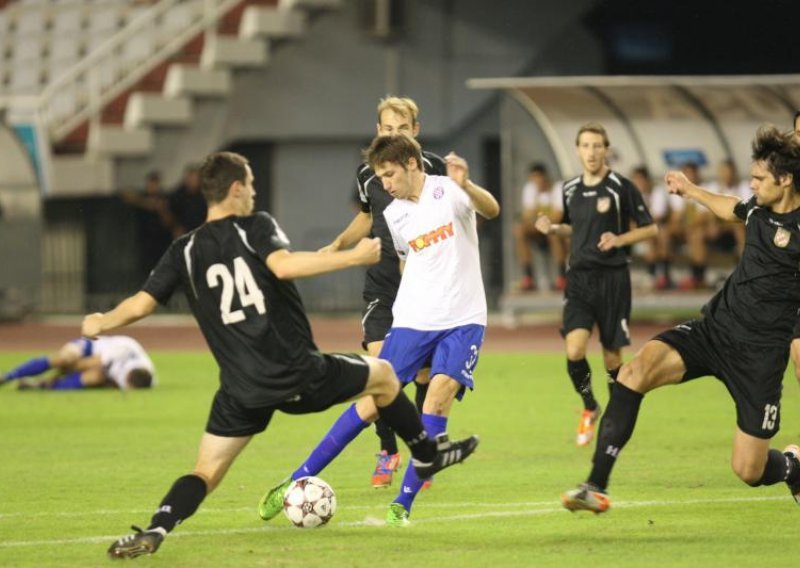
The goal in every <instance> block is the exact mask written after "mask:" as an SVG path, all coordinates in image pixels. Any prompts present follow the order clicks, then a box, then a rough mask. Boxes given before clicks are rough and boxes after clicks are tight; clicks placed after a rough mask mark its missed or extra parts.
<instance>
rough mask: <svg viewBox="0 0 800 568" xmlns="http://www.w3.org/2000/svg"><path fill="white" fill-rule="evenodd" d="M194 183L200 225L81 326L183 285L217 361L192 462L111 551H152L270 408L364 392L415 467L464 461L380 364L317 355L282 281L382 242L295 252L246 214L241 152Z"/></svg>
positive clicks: (368, 260) (226, 155)
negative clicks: (126, 293)
mask: <svg viewBox="0 0 800 568" xmlns="http://www.w3.org/2000/svg"><path fill="white" fill-rule="evenodd" d="M200 180H201V182H200V183H201V189H202V192H203V196H204V197H205V199H206V201H207V202H208V218H207V220H206V223H205V224H204V225H202V226H200V227H199V228H198V229H196V230H194V231H192V232H190V233H188V234H186V235H184V236H182V237H180V238H178V239H177V240H176V241H175V242H173V243H172V245H171V246H170V248H169V249H168V250H167V252H166V253H165V254H164V256H163V257H162V259H161V260H160V261H159V263H158V265H157V266H156V268H155V270H153V272H152V274H151V275H150V278H149V279H148V280H147V282H146V283H145V284H144V287H143V288H142V290H141V291H140V292H138V293H137V294H135V295H134V296H131V297H130V298H128V299H126V300H124V301H123V302H122V303H121V304H120V305H119V306H117V307H116V308H114V309H113V310H111V311H110V312H107V313H105V314H99V313H98V314H92V315H89V316H87V317H86V318H85V319H84V322H83V330H82V331H83V334H84V335H85V336H89V337H93V336H96V335H98V334H100V333H103V332H104V331H109V330H112V329H116V328H118V327H121V326H124V325H127V324H129V323H132V322H134V321H137V320H139V319H142V318H143V317H145V316H147V315H149V314H150V313H152V312H153V310H154V309H155V308H156V305H157V303H164V302H166V301H167V300H168V299H169V298H170V296H171V295H172V294H173V292H175V291H177V290H178V289H182V290H183V292H184V293H185V294H186V297H187V298H188V300H189V305H190V307H191V309H192V313H193V314H194V316H195V319H196V320H197V322H198V324H199V325H200V329H201V330H202V332H203V335H205V338H206V341H207V342H208V346H209V347H210V349H211V352H212V353H213V354H214V357H215V358H216V360H217V363H218V365H219V368H220V387H219V390H218V391H217V393H216V395H215V397H214V401H213V403H212V406H211V412H210V415H209V418H208V422H207V424H206V432H205V434H204V436H203V438H202V440H201V442H200V451H199V455H198V458H197V463H196V465H195V467H194V470H193V471H192V473H191V474H189V475H185V476H183V477H181V478H179V479H178V480H177V481H175V483H174V485H173V486H172V489H170V491H169V493H167V495H166V496H165V497H164V499H163V501H162V502H161V505H160V506H159V508H158V510H157V511H156V513H155V515H154V516H153V517H152V519H151V521H150V525H149V526H148V528H147V529H146V530H144V531H142V530H141V529H139V530H138V532H137V534H132V535H129V536H125V537H122V538H120V539H119V540H117V541H115V542H114V543H113V544H112V545H111V547H110V548H109V550H108V553H109V555H110V556H111V557H112V558H130V557H135V556H139V555H141V554H152V553H153V552H155V551H156V549H158V547H159V546H160V544H161V542H162V541H163V539H164V537H165V536H166V535H167V533H168V532H170V531H171V530H172V529H174V528H175V526H176V525H178V524H179V523H180V522H182V521H183V520H185V519H186V518H188V517H189V516H191V515H192V514H193V513H194V512H195V511H196V510H197V508H198V507H199V506H200V503H201V502H202V501H203V500H204V499H205V497H206V495H207V494H208V493H210V492H211V491H213V490H214V488H215V487H216V486H217V485H219V483H220V482H221V481H222V478H223V477H224V476H225V473H226V472H227V471H228V468H229V467H230V466H231V465H232V464H233V461H234V460H235V459H236V457H237V456H238V455H239V452H241V451H242V449H244V447H245V446H246V445H247V443H248V442H249V441H250V438H252V437H253V435H255V434H258V433H260V432H263V431H264V430H265V429H266V427H267V425H268V424H269V421H270V419H271V418H272V415H273V414H274V412H275V411H281V412H286V413H288V414H306V413H311V412H319V411H321V410H325V409H327V408H329V407H330V406H332V405H334V404H337V403H340V402H344V401H346V400H349V399H352V398H356V397H363V396H367V397H369V398H371V399H373V401H374V403H375V405H376V406H377V407H378V412H379V414H380V415H381V417H382V418H383V419H384V420H386V422H387V423H388V424H389V425H390V426H391V427H392V428H393V429H394V431H395V432H397V434H398V435H399V436H400V437H401V438H402V439H403V440H404V441H405V442H406V444H407V445H408V446H409V449H410V451H411V455H412V457H413V459H412V464H413V466H414V468H415V469H417V470H419V471H420V473H421V474H422V475H431V474H432V473H434V472H436V471H439V470H441V469H443V468H444V467H447V466H449V465H451V463H454V462H457V461H462V460H463V459H465V458H466V457H467V456H468V455H469V454H470V453H471V451H472V449H474V444H476V443H477V442H476V441H475V440H473V439H467V440H465V441H463V442H452V443H450V444H449V445H448V446H447V447H443V446H442V444H440V443H437V442H436V441H434V440H433V439H431V438H430V437H428V436H427V435H426V434H425V431H424V429H423V425H422V421H421V420H420V417H419V414H418V413H417V410H416V408H415V407H414V405H413V404H412V403H411V402H410V401H409V400H408V398H406V396H405V395H404V394H403V392H402V391H401V390H400V383H399V381H398V380H397V376H396V375H395V374H394V371H393V370H392V367H391V365H389V364H388V363H387V362H385V361H381V360H379V359H375V358H372V357H359V356H346V355H335V354H334V355H329V354H323V353H320V352H319V351H318V350H317V347H316V345H314V340H313V338H312V336H311V328H310V326H309V323H308V320H307V318H306V315H305V312H304V310H303V304H302V302H301V300H300V296H299V294H298V292H297V289H296V288H295V286H294V284H293V283H292V282H291V280H292V279H294V278H302V277H306V276H313V275H316V274H323V273H326V272H332V271H334V270H339V269H342V268H346V267H349V266H357V265H366V264H374V263H376V262H377V261H378V259H379V258H380V241H379V239H362V240H361V241H360V242H359V243H358V244H357V245H356V246H355V247H354V248H352V249H350V250H347V251H341V252H331V253H319V252H292V251H290V250H289V241H288V239H287V238H286V235H285V234H284V233H283V231H282V230H281V229H280V227H279V226H278V224H277V222H276V221H275V219H273V218H272V217H271V216H270V215H269V214H267V213H262V212H260V213H256V214H253V197H254V195H255V191H254V190H253V173H252V171H251V169H250V166H249V164H248V163H247V160H245V159H244V158H243V157H242V156H239V155H238V154H233V153H230V152H221V153H218V154H212V155H211V156H209V157H208V158H206V160H205V161H204V163H203V166H202V167H201V169H200ZM454 453H458V456H459V457H458V459H454V455H451V454H454Z"/></svg>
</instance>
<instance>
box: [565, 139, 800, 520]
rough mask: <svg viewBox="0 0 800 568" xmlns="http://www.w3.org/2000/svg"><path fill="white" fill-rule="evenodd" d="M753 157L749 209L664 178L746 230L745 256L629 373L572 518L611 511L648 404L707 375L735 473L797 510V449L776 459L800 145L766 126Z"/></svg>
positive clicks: (797, 244)
mask: <svg viewBox="0 0 800 568" xmlns="http://www.w3.org/2000/svg"><path fill="white" fill-rule="evenodd" d="M752 148H753V153H752V159H753V162H752V166H751V169H750V175H751V178H752V181H751V182H750V186H751V187H752V189H753V193H754V195H753V196H752V197H751V198H750V199H748V200H747V201H741V200H740V199H739V197H737V196H733V195H724V194H717V193H712V192H710V191H707V190H705V189H703V188H701V187H698V186H696V185H694V184H693V183H691V182H690V181H689V180H688V178H687V177H686V176H685V175H684V174H682V173H680V172H669V173H667V175H666V180H667V184H668V186H669V189H670V191H671V192H672V193H676V194H678V195H680V196H682V197H683V198H684V199H691V200H693V201H696V202H697V203H699V204H701V205H703V206H705V207H707V208H708V209H709V210H710V211H712V212H713V213H714V215H716V216H717V217H719V218H721V219H723V220H725V221H735V220H738V221H739V222H744V223H745V228H746V240H745V247H744V254H743V255H742V258H741V260H740V262H739V263H738V265H737V266H736V269H735V270H734V272H733V273H732V274H731V275H730V276H729V277H728V279H727V280H726V281H725V285H724V287H723V288H722V290H720V291H719V292H718V293H717V294H715V295H714V297H713V298H711V300H710V301H709V302H708V303H707V304H706V305H705V306H704V307H703V317H701V318H700V319H696V320H691V321H688V322H685V323H682V324H680V325H678V326H677V327H674V328H673V329H670V330H668V331H665V332H663V333H661V334H659V335H657V336H656V337H655V338H653V339H652V340H650V341H648V342H647V343H646V344H645V346H644V347H643V348H642V350H641V351H640V352H639V353H637V354H636V356H635V357H634V358H633V360H631V361H630V362H629V363H627V364H626V365H624V366H623V367H622V370H621V372H620V374H619V377H618V378H617V384H616V385H615V386H614V389H613V390H612V391H611V400H610V402H609V404H608V410H607V411H606V414H605V416H604V417H603V419H602V421H601V423H600V433H599V436H598V439H597V447H596V449H595V453H594V461H593V467H592V471H591V473H590V475H589V479H588V480H587V481H586V483H584V484H582V485H580V486H579V487H578V488H577V489H574V490H571V491H568V492H566V493H565V494H564V495H563V496H562V498H561V499H562V502H563V504H564V506H565V507H566V508H567V509H569V510H571V511H575V510H580V509H584V510H589V511H594V512H595V513H601V512H603V511H606V510H608V508H609V507H610V500H609V498H608V495H607V494H606V489H607V487H608V480H609V477H610V475H611V470H612V468H613V467H614V464H615V463H616V460H617V458H618V457H619V453H620V452H621V451H622V449H623V448H624V447H625V444H626V443H627V441H628V440H629V439H630V437H631V435H632V434H633V429H634V426H635V424H636V417H637V415H638V414H639V406H640V404H641V402H642V397H643V396H644V395H645V394H647V393H648V392H650V391H651V390H653V389H656V388H658V387H661V386H664V385H671V384H677V383H681V382H685V381H690V380H692V379H695V378H697V377H702V376H706V375H713V376H715V377H717V378H718V379H719V380H721V381H722V382H723V383H724V384H725V386H726V387H727V389H728V392H729V393H730V394H731V396H732V398H733V400H734V402H735V404H736V431H735V434H734V441H733V455H732V458H731V465H732V467H733V471H734V472H735V473H736V475H738V476H739V478H740V479H741V480H742V481H744V482H745V483H747V484H748V485H750V486H752V487H757V486H760V485H773V484H775V483H778V482H781V481H785V482H786V483H787V484H788V485H789V488H790V491H791V493H792V495H793V496H794V498H795V500H797V502H798V503H800V461H799V460H798V458H800V447H798V446H796V445H791V446H788V447H787V448H785V449H784V451H783V452H780V451H778V450H775V449H770V438H772V437H773V436H774V435H775V434H776V433H777V432H778V429H779V428H780V400H781V382H782V380H783V373H784V371H785V369H786V363H787V360H788V356H789V340H790V338H791V334H792V327H793V325H794V322H795V318H796V315H795V314H796V313H797V309H798V307H800V287H798V285H797V266H798V263H799V262H800V227H798V222H800V143H798V142H797V141H795V140H793V139H792V136H791V134H790V133H785V134H784V133H781V132H779V131H778V130H777V129H776V128H775V127H774V126H768V127H762V128H761V129H759V131H758V133H757V134H756V137H755V139H754V140H753V145H752Z"/></svg>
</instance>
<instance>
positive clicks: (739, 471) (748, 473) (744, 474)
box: [731, 461, 764, 487]
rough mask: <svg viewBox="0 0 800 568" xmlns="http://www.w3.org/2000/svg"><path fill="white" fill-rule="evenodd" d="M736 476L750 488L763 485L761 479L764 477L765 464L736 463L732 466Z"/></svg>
mask: <svg viewBox="0 0 800 568" xmlns="http://www.w3.org/2000/svg"><path fill="white" fill-rule="evenodd" d="M731 467H732V468H733V472H734V473H735V474H736V476H737V477H738V478H739V479H741V480H742V481H744V482H745V483H746V484H747V485H749V486H750V487H758V486H759V485H761V478H762V477H763V476H764V464H763V463H762V464H753V463H748V462H736V461H734V462H733V463H732V464H731Z"/></svg>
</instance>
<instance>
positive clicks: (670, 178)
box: [664, 171, 692, 197]
mask: <svg viewBox="0 0 800 568" xmlns="http://www.w3.org/2000/svg"><path fill="white" fill-rule="evenodd" d="M664 181H665V182H666V184H667V190H668V191H669V192H670V193H674V194H676V195H680V196H681V197H683V196H684V195H686V190H687V189H688V188H689V187H690V186H691V185H692V182H690V181H689V178H687V177H686V176H685V175H684V174H683V172H676V171H669V172H667V175H665V176H664Z"/></svg>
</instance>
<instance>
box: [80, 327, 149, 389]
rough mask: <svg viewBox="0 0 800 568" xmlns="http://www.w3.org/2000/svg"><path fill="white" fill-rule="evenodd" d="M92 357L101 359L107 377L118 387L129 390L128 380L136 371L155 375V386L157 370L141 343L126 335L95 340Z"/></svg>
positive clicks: (101, 337)
mask: <svg viewBox="0 0 800 568" xmlns="http://www.w3.org/2000/svg"><path fill="white" fill-rule="evenodd" d="M92 343H93V346H92V355H97V356H98V357H100V362H101V363H102V365H103V372H104V373H105V375H106V376H107V377H108V378H109V379H111V380H112V381H114V383H116V385H117V386H118V387H119V388H121V389H125V388H128V385H127V383H126V379H127V377H128V373H130V372H131V371H133V370H134V369H145V370H147V371H150V374H151V375H153V384H155V375H156V368H155V366H154V365H153V362H152V361H151V360H150V357H149V356H148V355H147V353H146V352H145V350H144V348H143V347H142V346H141V345H139V342H138V341H136V340H135V339H133V338H132V337H128V336H126V335H107V336H100V337H98V338H97V339H95V340H94V341H93V342H92Z"/></svg>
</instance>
